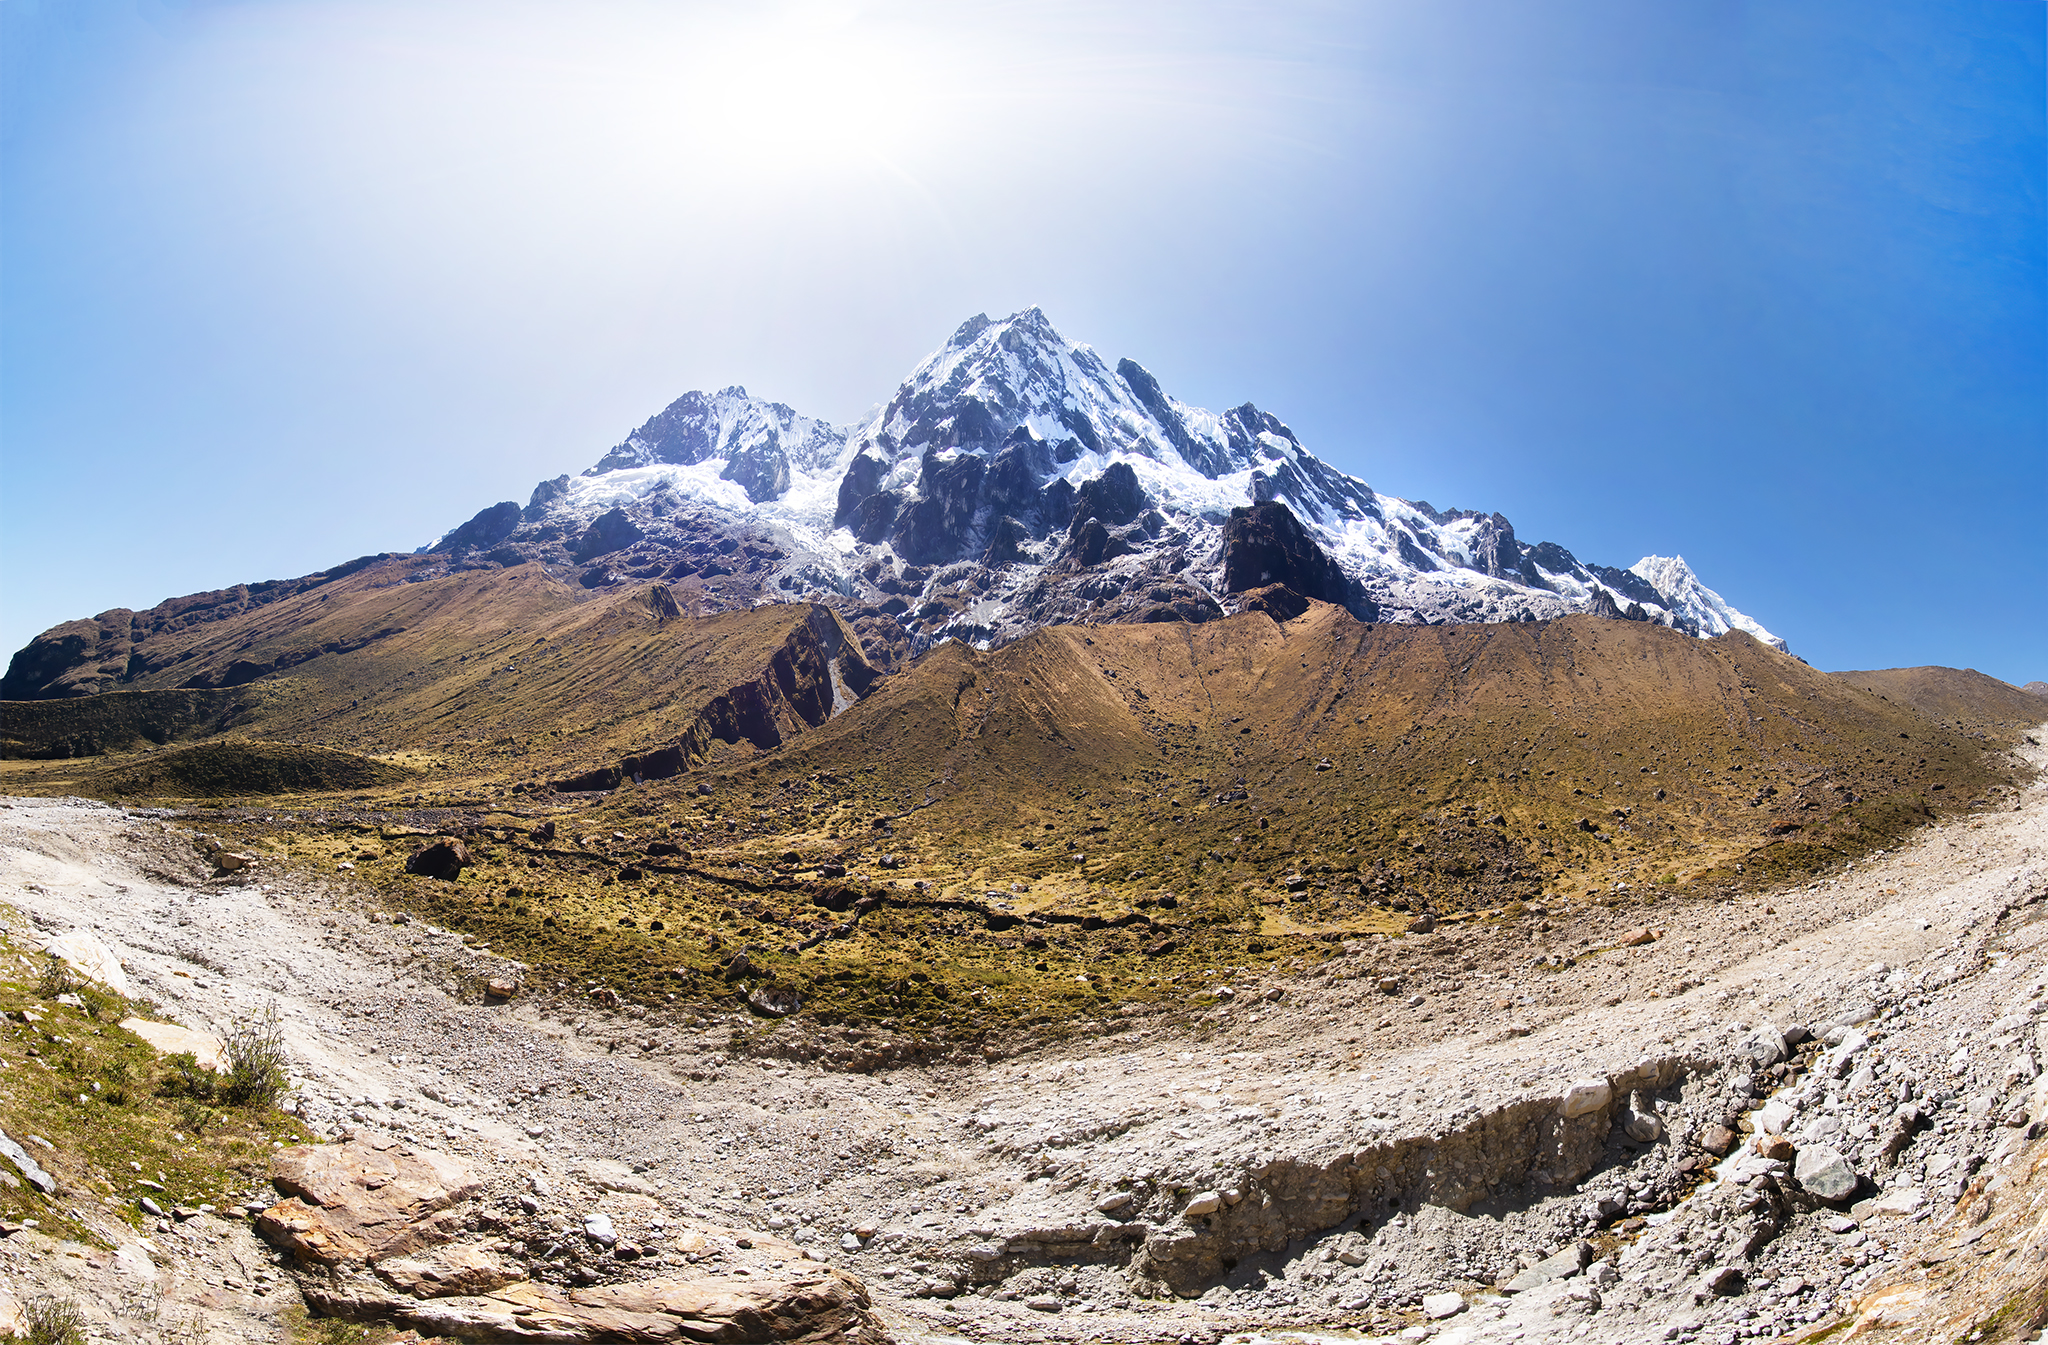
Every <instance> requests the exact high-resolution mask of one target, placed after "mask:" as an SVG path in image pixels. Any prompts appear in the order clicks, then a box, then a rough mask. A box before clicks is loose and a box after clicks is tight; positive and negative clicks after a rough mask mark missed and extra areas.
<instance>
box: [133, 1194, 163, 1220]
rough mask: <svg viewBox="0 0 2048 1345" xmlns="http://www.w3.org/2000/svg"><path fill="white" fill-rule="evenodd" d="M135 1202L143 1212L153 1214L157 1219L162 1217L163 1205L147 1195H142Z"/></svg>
mask: <svg viewBox="0 0 2048 1345" xmlns="http://www.w3.org/2000/svg"><path fill="white" fill-rule="evenodd" d="M135 1203H136V1204H137V1205H139V1206H141V1207H142V1212H143V1213H144V1214H150V1215H154V1216H156V1217H157V1218H159V1219H161V1218H163V1217H164V1207H163V1206H161V1205H159V1204H157V1203H156V1202H155V1201H154V1200H151V1199H150V1198H149V1197H148V1196H144V1197H143V1198H142V1199H140V1200H138V1201H136V1202H135Z"/></svg>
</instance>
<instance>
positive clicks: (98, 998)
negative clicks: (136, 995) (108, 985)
mask: <svg viewBox="0 0 2048 1345" xmlns="http://www.w3.org/2000/svg"><path fill="white" fill-rule="evenodd" d="M73 993H74V994H76V995H77V996H78V999H79V1003H80V1004H81V1005H83V1006H84V1009H85V1016H86V1017H87V1018H90V1019H92V1020H93V1021H94V1022H98V1021H100V1020H101V1019H103V1018H119V1017H120V1016H121V1001H120V1000H118V999H116V998H115V997H114V996H112V995H110V994H108V993H107V992H106V991H104V990H102V989H100V988H99V987H98V986H93V985H80V986H79V987H78V988H77V989H76V990H75V991H74V992H73Z"/></svg>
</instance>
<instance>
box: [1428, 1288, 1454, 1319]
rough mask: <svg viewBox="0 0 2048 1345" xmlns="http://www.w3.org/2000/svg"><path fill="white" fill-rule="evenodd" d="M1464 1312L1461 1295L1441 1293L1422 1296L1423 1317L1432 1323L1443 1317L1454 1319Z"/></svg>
mask: <svg viewBox="0 0 2048 1345" xmlns="http://www.w3.org/2000/svg"><path fill="white" fill-rule="evenodd" d="M1464 1310H1465V1296H1464V1295H1463V1294H1460V1293H1441V1294H1424V1295H1423V1296H1422V1312H1423V1315H1424V1316H1426V1317H1428V1318H1430V1319H1431V1320H1432V1321H1441V1320H1442V1319H1444V1318H1445V1317H1455V1316H1457V1315H1458V1314H1459V1313H1461V1312H1463V1311H1464Z"/></svg>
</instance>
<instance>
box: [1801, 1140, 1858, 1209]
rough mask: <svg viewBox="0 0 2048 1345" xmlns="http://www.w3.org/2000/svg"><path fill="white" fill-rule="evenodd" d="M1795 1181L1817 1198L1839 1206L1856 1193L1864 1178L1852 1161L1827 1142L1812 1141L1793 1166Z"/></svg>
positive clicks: (1802, 1150)
mask: <svg viewBox="0 0 2048 1345" xmlns="http://www.w3.org/2000/svg"><path fill="white" fill-rule="evenodd" d="M1792 1180H1794V1181H1796V1182H1798V1183H1799V1184H1800V1185H1801V1186H1802V1187H1804V1188H1805V1189H1806V1191H1807V1194H1809V1195H1811V1196H1812V1197H1813V1198H1814V1199H1816V1200H1824V1201H1826V1202H1827V1203H1828V1204H1830V1205H1839V1204H1840V1203H1842V1202H1843V1201H1845V1200H1847V1199H1848V1198H1849V1197H1850V1196H1852V1195H1855V1194H1856V1188H1857V1186H1858V1185H1860V1184H1861V1181H1862V1179H1861V1178H1859V1177H1858V1176H1857V1175H1856V1169H1855V1168H1852V1167H1850V1166H1849V1160H1848V1159H1846V1158H1844V1157H1842V1155H1841V1154H1840V1153H1839V1152H1838V1151H1836V1150H1834V1149H1832V1148H1829V1147H1828V1146H1827V1145H1825V1144H1810V1145H1808V1146H1807V1147H1806V1148H1804V1149H1801V1150H1800V1151H1799V1157H1798V1159H1797V1161H1796V1162H1794V1163H1793V1165H1792Z"/></svg>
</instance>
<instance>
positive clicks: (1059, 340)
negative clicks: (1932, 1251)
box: [0, 308, 1785, 701]
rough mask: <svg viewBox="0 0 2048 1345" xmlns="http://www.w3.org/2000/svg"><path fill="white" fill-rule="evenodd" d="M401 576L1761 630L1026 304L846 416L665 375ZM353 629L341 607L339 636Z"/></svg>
mask: <svg viewBox="0 0 2048 1345" xmlns="http://www.w3.org/2000/svg"><path fill="white" fill-rule="evenodd" d="M399 559H400V558H398V557H394V556H365V557H361V558H359V559H357V560H354V561H350V562H348V563H347V564H345V565H341V566H337V567H335V568H333V569H331V570H327V571H323V572H320V573H317V574H313V575H308V576H305V577H303V578H300V579H292V580H272V581H265V582H263V583H256V584H246V585H236V586H234V587H233V588H230V589H224V590H219V591H216V592H209V593H200V594H191V595H188V596H185V597H182V598H174V599H171V600H168V601H166V602H164V603H160V604H159V605H157V606H156V607H154V608H151V609H149V610H147V611H142V612H136V611H130V610H127V609H115V610H111V611H108V612H103V613H101V614H99V615H98V616H96V617H93V618H90V619H81V620H78V621H72V622H67V623H65V624H63V625H60V626H57V627H54V628H52V629H51V630H49V631H46V632H44V633H43V634H42V635H40V636H38V637H37V638H36V640H35V641H33V642H32V643H31V644H30V645H29V646H27V647H26V648H24V649H23V650H21V651H20V652H18V653H17V654H16V655H15V656H14V658H13V661H12V662H11V663H10V665H9V667H8V671H7V674H6V677H5V678H4V680H0V698H5V699H7V700H16V701H20V700H33V699H42V698H49V697H63V696H75V695H89V694H92V693H95V692H99V691H107V690H116V689H121V688H125V687H131V686H139V685H162V684H168V685H175V686H179V687H185V688H192V689H205V688H218V687H223V686H233V685H240V684H244V683H247V682H250V681H253V680H255V679H257V678H260V677H264V676H268V675H272V674H275V673H278V672H282V671H285V670H286V669H287V668H289V667H296V666H298V665H299V664H300V663H304V662H307V661H311V660H316V659H320V658H323V657H331V656H333V655H336V654H341V653H346V652H349V651H350V650H352V649H355V648H358V647H360V645H358V644H356V643H354V642H353V641H352V640H350V639H339V640H335V639H330V640H323V641H317V642H316V641H310V640H309V641H306V642H303V643H302V644H301V645H300V646H299V647H297V648H295V649H293V650H291V651H288V652H289V653H290V654H291V655H292V658H293V659H294V660H295V662H289V663H281V662H279V661H278V660H276V659H271V660H262V659H246V660H243V661H241V662H231V663H230V664H229V665H228V666H224V667H220V668H214V669H207V670H203V671H202V670H198V669H189V670H186V675H184V676H182V677H178V678H174V679H170V681H169V682H168V683H166V682H165V681H164V679H163V677H162V674H163V673H165V672H166V671H167V670H169V669H171V668H173V667H174V665H175V659H176V651H177V649H178V647H179V646H180V645H181V644H185V643H189V632H190V631H191V630H192V629H193V628H195V627H199V626H204V625H206V624H208V623H212V622H217V621H221V620H225V619H233V618H238V617H242V616H245V615H247V614H250V613H253V612H255V611H257V610H258V609H261V608H264V607H267V606H269V605H272V604H275V603H279V602H284V601H287V600H290V599H292V598H295V597H300V596H302V595H305V594H308V593H312V592H313V591H315V590H317V589H320V588H323V587H325V586H327V585H331V584H333V583H335V582H336V581H337V580H340V579H343V578H346V577H347V576H349V575H351V574H353V573H356V572H358V571H360V570H363V569H365V568H368V567H372V566H379V565H386V566H388V565H389V564H390V563H391V562H394V561H397V560H399ZM415 559H416V563H415V564H412V565H410V566H409V567H408V576H407V577H408V578H409V579H412V580H414V581H419V580H424V579H426V578H430V577H433V576H436V575H442V574H450V573H464V572H474V571H480V570H501V569H507V568H516V567H521V566H534V567H536V568H537V569H544V570H545V571H546V573H547V574H548V575H550V576H552V577H553V578H555V579H557V580H560V581H562V582H563V583H565V584H566V585H568V586H569V588H570V590H571V591H572V592H576V593H583V594H598V593H604V592H607V591H611V590H615V589H617V588H619V587H622V586H634V585H644V584H646V583H647V582H649V581H660V582H662V583H664V584H666V585H668V586H670V587H671V588H672V589H674V590H675V593H676V601H677V602H678V604H679V605H680V607H681V608H682V609H685V610H688V611H690V612H693V613H703V612H712V611H720V610H726V609H730V608H733V607H746V606H752V605H754V604H756V603H759V602H762V601H764V600H775V599H789V598H806V599H810V600H812V601H817V602H822V603H825V604H827V605H829V606H831V607H833V608H834V609H835V610H836V611H837V612H838V613H839V615H840V616H841V617H842V619H844V620H846V621H847V622H848V623H849V624H850V625H851V626H852V627H853V628H854V629H855V630H856V631H857V632H858V635H859V638H860V640H861V641H862V643H863V644H864V645H865V647H866V650H867V654H868V657H869V658H871V659H872V660H874V661H875V662H876V663H877V664H878V665H880V666H883V667H885V668H886V667H889V666H893V665H894V664H895V663H897V662H899V661H901V660H903V659H905V658H907V657H911V656H914V655H915V654H916V653H918V652H920V651H922V650H923V649H925V648H928V647H930V646H931V645H933V644H934V643H936V642H938V641H940V640H943V639H946V638H949V637H950V638H958V639H961V640H964V641H967V642H968V643H971V644H976V645H979V646H983V647H986V646H988V645H991V644H1000V643H1003V642H1006V641H1008V640H1012V639H1015V638H1016V637H1018V636H1019V635H1022V634H1024V633H1026V632H1028V631H1031V630H1034V629H1037V628H1040V627H1043V626H1049V625H1057V624H1063V623H1073V622H1096V623H1104V622H1157V621H1166V622H1204V621H1209V620H1213V619H1215V618H1217V617H1220V616H1223V615H1225V614H1226V613H1230V612H1235V611H1239V610H1242V609H1244V608H1245V607H1247V606H1252V607H1257V606H1260V605H1262V603H1264V602H1266V601H1268V600H1269V599H1262V598H1256V597H1253V596H1252V595H1254V594H1257V593H1260V592H1262V591H1263V590H1266V589H1268V588H1270V587H1272V586H1274V585H1282V586H1284V587H1285V588H1286V589H1287V590H1289V592H1290V593H1291V594H1293V595H1296V596H1294V597H1285V596H1277V595H1276V597H1275V598H1274V599H1271V600H1277V601H1278V602H1280V604H1281V605H1282V607H1283V609H1284V608H1285V607H1286V606H1287V605H1289V604H1292V603H1297V602H1298V601H1299V598H1300V597H1307V598H1313V599H1318V600H1322V601H1326V602H1332V603H1336V604H1339V605H1341V606H1344V607H1346V608H1348V609H1349V610H1350V611H1351V612H1352V614H1353V615H1355V616H1357V617H1359V618H1360V619H1361V620H1367V621H1382V622H1395V623H1405V624H1432V625H1434V624H1445V623H1465V622H1502V621H1533V620H1543V619H1549V618H1554V617H1559V616H1564V615H1567V614H1570V613H1575V612H1589V613H1593V614H1595V615H1600V616H1606V617H1610V618H1617V619H1619V618H1628V619H1633V620H1640V621H1650V622H1656V623H1659V624H1663V625H1667V626H1671V627H1674V628H1676V629H1679V630H1683V631H1686V632H1688V633H1691V634H1697V635H1705V636H1712V635H1719V634H1722V633H1725V632H1727V631H1729V630H1742V631H1745V632H1747V633H1749V634H1750V635H1753V636H1755V637H1756V638H1758V639H1760V640H1762V641H1763V642H1765V643H1767V644H1771V645H1774V646H1775V647H1777V648H1779V649H1783V648H1784V647H1785V645H1784V641H1782V640H1780V639H1779V638H1778V637H1776V636H1774V635H1772V634H1771V633H1770V632H1769V631H1767V630H1765V629H1764V628H1763V627H1762V626H1760V625H1759V624H1757V623H1756V622H1755V621H1754V620H1752V619H1751V618H1749V617H1747V616H1745V615H1743V614H1742V613H1741V612H1739V611H1737V610H1736V609H1735V608H1733V607H1732V606H1730V605H1729V604H1728V603H1727V602H1726V601H1725V600H1724V599H1722V598H1721V597H1720V595H1719V594H1717V593H1715V592H1714V591H1713V590H1711V589H1709V588H1707V587H1705V586H1704V585H1703V584H1702V583H1701V582H1700V580H1699V579H1698V577H1697V576H1696V575H1694V574H1693V572H1692V570H1691V569H1690V568H1689V567H1688V566H1687V565H1686V563H1685V562H1684V560H1683V559H1681V558H1678V557H1659V556H1647V557H1644V558H1643V559H1642V560H1640V561H1638V562H1637V563H1636V564H1635V565H1633V566H1631V567H1629V568H1627V569H1621V568H1617V567H1613V566H1606V565H1598V564H1592V563H1587V562H1581V561H1580V560H1579V559H1578V558H1576V557H1575V556H1574V555H1573V554H1572V553H1571V552H1570V551H1568V550H1566V549H1565V548H1563V547H1562V546H1559V545H1557V544H1556V543H1554V542H1538V543H1534V544H1531V543H1528V542H1524V541H1522V540H1520V539H1519V538H1517V537H1516V535H1515V530H1514V527H1513V525H1512V524H1510V523H1509V522H1508V520H1507V519H1506V518H1505V517H1504V516H1502V515H1501V514H1500V513H1498V512H1493V513H1484V512H1480V511H1474V510H1466V509H1449V510H1439V509H1436V508H1434V507H1432V506H1431V505H1430V504H1429V503H1428V502H1426V501H1410V500H1404V499H1400V498H1398V497H1396V496H1393V495H1387V494H1383V493H1381V492H1378V491H1376V490H1374V489H1373V488H1372V487H1371V486H1369V485H1367V484H1366V483H1365V482H1364V481H1361V480H1359V479H1358V478H1356V477H1352V476H1348V475H1346V474H1344V473H1342V472H1340V471H1338V470H1336V469H1335V468H1333V467H1331V466H1330V465H1329V464H1328V463H1325V462H1323V461H1322V460H1321V459H1320V458H1317V457H1316V456H1315V455H1314V454H1313V453H1311V452H1310V451H1309V450H1308V449H1307V448H1306V447H1304V446H1303V445H1302V443H1301V442H1300V440H1299V439H1298V438H1297V437H1296V436H1295V434H1294V432H1293V431H1292V430H1290V429H1289V428H1288V427H1287V426H1286V424H1285V423H1283V422H1282V421H1280V420H1279V419H1278V418H1276V417H1274V416H1273V415H1271V414H1269V413H1267V412H1265V411H1262V410H1260V409H1259V408H1258V407H1256V406H1253V405H1251V404H1250V403H1246V404H1244V405H1242V406H1238V407H1235V408H1233V409H1231V410H1229V411H1226V412H1222V413H1215V412H1210V411H1205V410H1202V409H1200V408H1198V407H1192V406H1188V405H1186V404H1184V403H1182V402H1180V401H1177V400H1176V399H1174V398H1173V397H1171V396H1170V395H1168V394H1167V393H1166V392H1165V391H1164V390H1163V389H1162V388H1161V387H1160V385H1159V382H1158V380H1157V379H1156V378H1154V377H1153V376H1152V374H1150V373H1149V372H1147V371H1146V370H1145V369H1144V368H1143V367H1142V366H1140V365H1138V364H1136V363H1134V362H1133V361H1131V360H1128V359H1126V360H1120V361H1118V362H1117V364H1116V365H1115V366H1114V367H1113V368H1112V367H1111V366H1110V365H1109V364H1107V363H1106V362H1105V361H1104V360H1103V359H1102V358H1101V357H1099V356H1098V355H1096V353H1095V352H1094V351H1092V350H1090V349H1089V348H1088V347H1087V346H1084V345H1079V344H1076V343H1074V342H1070V341H1068V340H1067V339H1066V338H1065V337H1063V336H1061V335H1060V333H1059V332H1057V331H1056V330H1055V329H1054V328H1053V327H1052V325H1051V323H1049V322H1048V321H1047V320H1046V318H1045V315H1044V314H1043V313H1041V312H1039V310H1037V309H1035V308H1033V309H1027V310H1025V311H1024V312H1021V313H1017V314H1013V315H1011V316H1010V317H1008V318H1005V319H1003V320H1001V321H999V322H998V321H990V320H989V319H988V318H987V317H983V316H977V317H975V318H973V319H971V320H970V321H968V322H966V323H964V324H962V326H961V327H960V329H959V330H958V331H956V332H955V333H954V334H953V336H952V338H951V339H950V340H948V341H947V343H946V344H945V346H944V347H942V348H941V349H940V350H938V351H937V352H935V353H934V354H933V355H931V356H930V357H929V358H927V359H926V360H925V361H924V362H923V363H921V364H920V365H919V366H918V367H917V369H916V370H914V371H913V372H912V373H911V375H910V377H909V378H907V379H906V380H905V381H904V382H903V383H902V385H901V386H900V387H898V388H897V390H896V392H895V394H894V395H893V396H892V397H891V398H890V399H889V401H888V402H887V404H886V405H884V406H883V407H881V408H880V409H879V410H878V411H876V412H875V413H874V415H873V416H872V417H870V418H869V419H868V420H866V421H863V422H860V423H858V424H854V425H847V426H832V425H827V424H825V423H824V422H822V421H818V420H814V419H811V418H809V417H805V416H802V415H799V414H797V413H796V412H795V411H793V410H792V409H791V408H789V407H787V406H783V405H781V404H779V403H773V402H765V401H762V400H760V399H757V398H754V397H751V396H749V395H748V394H747V393H746V391H745V390H744V389H742V388H737V387H734V388H727V389H725V390H723V391H721V392H717V393H702V392H691V393H686V394H685V395H684V396H682V397H680V398H678V399H677V400H676V401H675V402H674V403H672V404H671V405H670V406H669V407H667V408H666V409H665V410H663V411H662V412H661V413H660V414H659V415H656V416H654V417H653V418H652V419H650V420H648V421H647V422H646V423H645V424H644V425H642V426H641V427H640V428H639V429H638V430H636V431H634V432H633V433H632V434H630V435H628V436H627V437H626V439H625V441H624V442H622V443H620V444H618V445H617V446H615V447H613V448H612V449H611V450H609V451H608V452H606V453H605V454H604V455H603V456H602V457H601V458H600V459H599V460H598V462H597V463H596V464H595V465H593V466H592V467H590V468H589V469H588V470H586V471H584V472H583V473H582V474H580V475H577V476H569V475H563V476H558V477H555V478H553V479H552V480H548V481H543V482H541V483H540V484H539V485H538V486H537V487H536V488H535V489H534V491H533V494H532V496H531V498H530V499H529V500H528V502H527V503H526V504H525V505H524V506H521V505H520V504H518V503H517V502H516V501H504V502H501V503H498V504H494V505H492V506H490V507H489V508H486V509H483V510H481V511H479V512H478V513H477V514H476V515H475V516H474V517H473V518H471V519H470V520H469V521H468V522H466V523H463V524H462V525H460V526H459V527H456V528H454V529H452V530H450V531H449V532H448V533H447V534H446V535H445V536H444V537H442V538H441V539H440V541H439V542H437V543H435V544H434V545H432V546H431V547H428V548H423V549H422V553H421V554H420V555H419V556H418V557H417V558H415ZM376 638H379V633H378V632H375V631H365V632H358V633H357V634H356V635H355V637H354V639H355V640H374V639H376Z"/></svg>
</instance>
